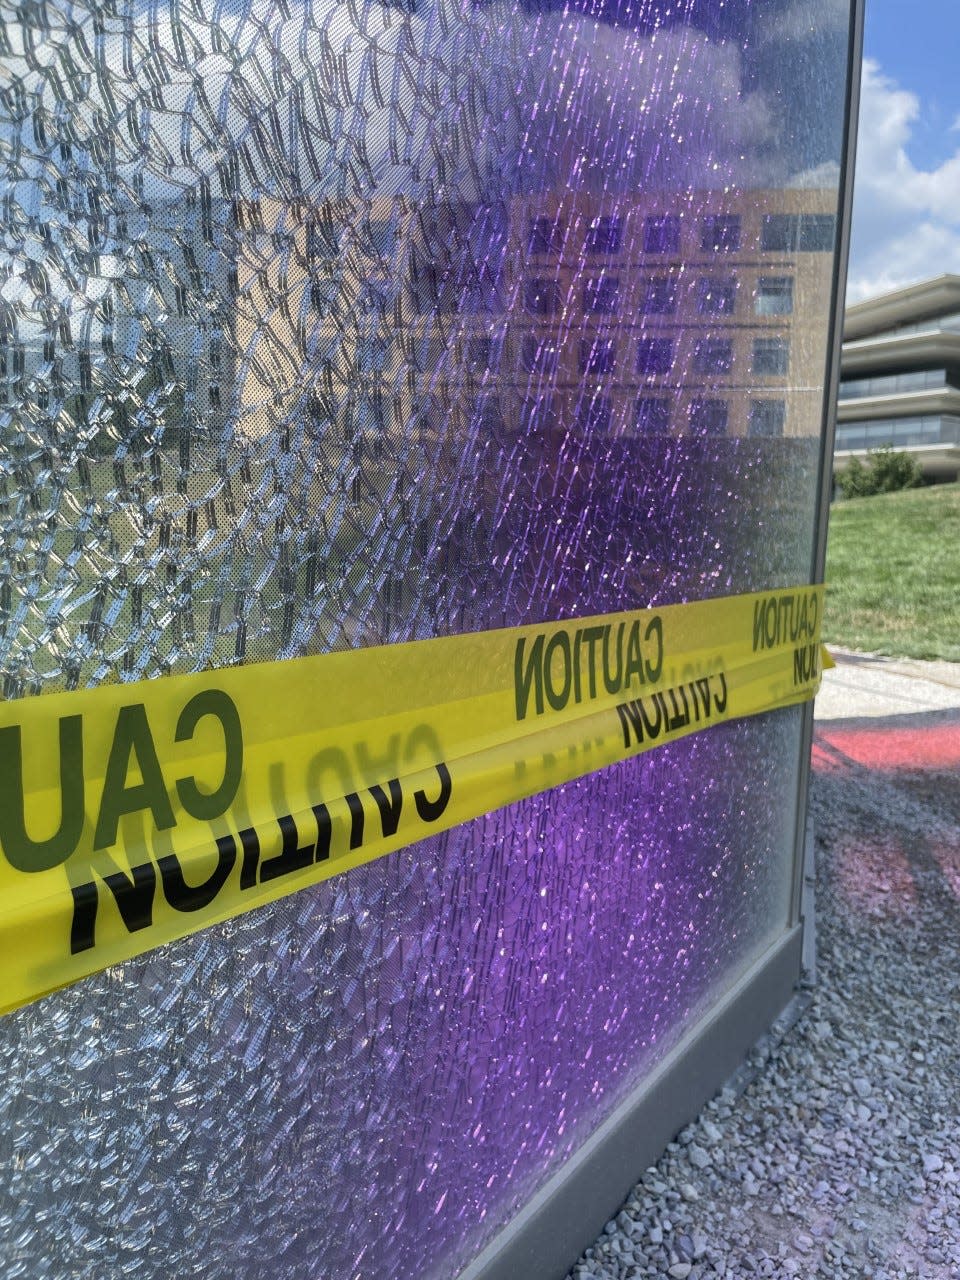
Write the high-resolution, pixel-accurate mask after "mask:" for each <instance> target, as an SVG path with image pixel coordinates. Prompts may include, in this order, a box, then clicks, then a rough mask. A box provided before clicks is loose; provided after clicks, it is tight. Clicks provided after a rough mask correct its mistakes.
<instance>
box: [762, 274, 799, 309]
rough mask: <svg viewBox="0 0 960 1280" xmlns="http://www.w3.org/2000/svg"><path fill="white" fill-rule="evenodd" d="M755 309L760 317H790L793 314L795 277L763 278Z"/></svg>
mask: <svg viewBox="0 0 960 1280" xmlns="http://www.w3.org/2000/svg"><path fill="white" fill-rule="evenodd" d="M753 309H754V311H755V312H756V314H757V315H758V316H789V315H791V314H792V313H793V276H761V277H760V279H759V280H758V281H757V293H756V297H755V299H754V304H753Z"/></svg>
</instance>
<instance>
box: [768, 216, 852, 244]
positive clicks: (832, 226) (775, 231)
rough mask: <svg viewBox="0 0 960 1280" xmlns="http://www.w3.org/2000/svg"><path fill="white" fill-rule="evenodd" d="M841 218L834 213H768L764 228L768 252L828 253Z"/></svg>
mask: <svg viewBox="0 0 960 1280" xmlns="http://www.w3.org/2000/svg"><path fill="white" fill-rule="evenodd" d="M836 230H837V220H836V218H835V217H834V215H833V214H832V213H803V214H799V213H768V214H766V215H765V216H764V219H763V224H762V226H761V229H760V248H761V249H762V250H763V251H764V252H765V253H795V252H797V251H798V250H799V251H800V252H804V253H828V252H829V251H830V250H831V249H832V248H833V242H834V238H835V236H836Z"/></svg>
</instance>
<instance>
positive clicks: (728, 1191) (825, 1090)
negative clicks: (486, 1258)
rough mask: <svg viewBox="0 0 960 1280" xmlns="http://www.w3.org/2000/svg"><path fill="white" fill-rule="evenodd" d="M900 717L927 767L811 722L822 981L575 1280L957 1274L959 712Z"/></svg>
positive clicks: (635, 1197) (676, 1145)
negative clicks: (931, 739) (943, 739)
mask: <svg viewBox="0 0 960 1280" xmlns="http://www.w3.org/2000/svg"><path fill="white" fill-rule="evenodd" d="M903 719H904V717H902V716H901V717H896V718H895V721H896V723H897V724H899V723H900V722H902V720H903ZM910 721H911V726H912V729H913V730H914V731H915V730H916V729H917V728H918V727H919V728H920V730H921V731H929V732H930V733H932V734H933V735H936V733H938V732H939V733H941V735H943V734H945V735H947V739H948V740H949V744H950V749H949V750H948V751H947V752H946V758H945V759H944V760H943V761H942V762H941V763H939V764H938V763H936V762H935V763H934V764H932V765H930V764H929V762H928V767H926V768H924V769H917V768H915V767H913V766H912V765H910V764H909V763H908V764H907V765H906V767H891V766H890V764H889V761H886V760H885V759H884V755H883V750H882V749H881V750H880V753H879V756H878V757H877V758H876V759H874V760H873V761H872V762H871V764H870V765H869V766H868V765H865V764H863V763H857V762H856V760H855V759H853V758H851V757H850V756H849V755H847V754H845V753H844V751H843V750H842V734H841V735H840V737H838V736H837V735H834V736H833V740H832V741H831V740H829V739H826V738H824V737H823V731H824V729H825V728H827V729H828V730H830V731H832V730H834V729H841V730H842V729H843V727H844V726H845V725H848V726H850V727H852V729H853V730H854V731H855V732H856V731H859V730H861V729H862V727H863V725H864V723H865V722H864V721H863V720H857V721H840V722H837V723H831V724H830V725H829V726H824V725H821V726H820V729H819V732H820V735H821V736H820V749H819V750H818V751H815V760H816V761H817V771H816V774H815V780H814V795H813V816H814V822H815V829H816V834H817V841H816V843H817V861H818V875H817V889H818V900H817V911H818V921H817V932H818V984H817V986H816V987H815V988H813V989H812V990H810V991H808V992H805V993H801V995H800V996H799V997H798V999H797V1001H796V1002H795V1004H794V1006H793V1008H792V1011H791V1013H790V1014H789V1015H788V1016H786V1017H785V1018H784V1019H782V1020H781V1023H780V1024H779V1025H778V1027H777V1028H775V1029H774V1032H773V1033H772V1034H771V1036H770V1037H768V1038H767V1039H766V1041H765V1042H764V1044H763V1046H762V1047H760V1048H758V1049H757V1050H756V1051H755V1052H754V1053H753V1055H752V1056H751V1060H750V1062H749V1063H748V1067H747V1069H746V1071H745V1072H743V1073H741V1074H742V1075H743V1076H744V1077H745V1078H746V1079H749V1080H750V1083H749V1084H748V1085H747V1087H746V1088H745V1089H744V1090H742V1091H740V1090H738V1089H736V1088H731V1087H728V1088H727V1089H725V1090H724V1091H723V1092H722V1093H721V1094H720V1095H719V1096H718V1097H716V1098H714V1099H713V1100H712V1101H711V1102H710V1103H708V1104H707V1106H706V1107H705V1108H704V1110H703V1112H702V1113H701V1115H700V1116H699V1118H698V1119H697V1121H696V1122H695V1123H693V1124H691V1125H690V1126H688V1127H687V1128H686V1129H685V1130H684V1131H683V1132H682V1133H681V1134H680V1135H679V1136H678V1138H677V1139H676V1141H675V1142H673V1143H671V1144H670V1146H669V1147H668V1148H667V1150H666V1152H665V1153H664V1155H663V1157H662V1158H661V1159H660V1161H659V1163H658V1164H657V1165H656V1166H655V1167H652V1168H650V1169H648V1170H647V1171H646V1173H645V1174H644V1175H643V1177H642V1178H641V1180H640V1182H639V1183H638V1184H637V1186H636V1187H635V1188H634V1190H633V1192H632V1194H631V1196H630V1198H629V1200H628V1201H627V1203H626V1204H625V1205H624V1207H623V1209H622V1210H621V1212H620V1213H619V1214H618V1215H617V1218H616V1220H615V1221H613V1222H610V1223H608V1224H607V1227H606V1229H605V1232H604V1234H602V1235H601V1236H600V1238H599V1239H598V1240H597V1241H596V1242H595V1244H594V1245H593V1246H592V1247H591V1248H590V1249H588V1250H587V1252H586V1253H585V1254H584V1255H583V1257H582V1258H581V1259H580V1261H579V1262H578V1263H577V1264H576V1266H575V1267H574V1268H573V1270H572V1271H571V1273H570V1276H571V1277H572V1278H573V1280H588V1278H589V1280H600V1278H602V1280H640V1277H648V1276H669V1277H672V1278H673V1280H696V1278H698V1277H704V1278H706V1277H713V1276H726V1277H736V1278H739V1277H748V1276H774V1277H783V1276H800V1277H808V1276H836V1277H853V1276H871V1277H879V1278H881V1280H888V1278H889V1280H892V1278H893V1277H923V1278H925V1280H926V1278H929V1280H934V1278H939V1277H945V1278H946V1277H950V1278H957V1280H960V1034H958V1030H960V1029H958V1015H957V1002H958V997H957V995H956V994H955V983H956V979H957V975H958V974H960V779H958V772H957V768H956V764H957V752H956V742H957V740H958V736H960V716H958V713H957V712H956V711H939V712H932V713H925V714H924V715H923V716H922V717H921V718H920V719H919V721H918V719H917V717H910ZM890 723H891V725H893V724H894V721H891V722H890ZM870 727H871V728H872V729H873V730H874V731H876V729H877V727H878V725H877V722H876V721H874V722H873V724H872V725H871V726H870ZM851 741H852V739H851ZM837 742H840V743H841V746H840V747H839V748H838V747H837V745H836V743H837ZM857 743H858V751H859V753H860V755H861V757H862V754H863V743H862V734H861V737H860V738H858V739H857ZM901 766H902V762H901Z"/></svg>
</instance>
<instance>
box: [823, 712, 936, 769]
mask: <svg viewBox="0 0 960 1280" xmlns="http://www.w3.org/2000/svg"><path fill="white" fill-rule="evenodd" d="M850 764H859V765H865V766H866V767H867V768H868V769H879V770H882V771H887V770H899V769H906V770H910V769H936V770H941V771H946V770H949V769H958V768H960V720H957V721H947V722H946V723H943V724H932V725H925V726H923V727H921V728H911V729H906V728H893V727H891V726H890V725H889V724H888V723H887V722H885V721H882V720H879V721H878V722H877V727H876V728H875V729H873V728H866V729H865V728H860V727H858V728H856V729H845V728H843V726H842V724H838V725H837V726H836V727H835V728H834V727H832V726H830V725H818V726H817V728H816V730H815V732H814V736H813V767H814V768H815V769H822V770H824V771H825V772H829V771H831V770H834V769H842V768H844V767H846V766H848V765H850Z"/></svg>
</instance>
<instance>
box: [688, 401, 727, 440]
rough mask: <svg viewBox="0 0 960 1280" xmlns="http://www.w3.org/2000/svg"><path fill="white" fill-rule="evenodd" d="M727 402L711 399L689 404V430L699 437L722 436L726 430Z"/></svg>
mask: <svg viewBox="0 0 960 1280" xmlns="http://www.w3.org/2000/svg"><path fill="white" fill-rule="evenodd" d="M727 417H728V410H727V402H726V400H717V399H714V398H712V397H708V398H705V399H697V400H692V401H691V402H690V430H691V431H692V432H694V433H695V434H696V435H700V436H722V435H724V434H725V433H726V430H727Z"/></svg>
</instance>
